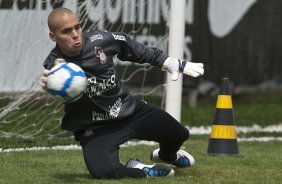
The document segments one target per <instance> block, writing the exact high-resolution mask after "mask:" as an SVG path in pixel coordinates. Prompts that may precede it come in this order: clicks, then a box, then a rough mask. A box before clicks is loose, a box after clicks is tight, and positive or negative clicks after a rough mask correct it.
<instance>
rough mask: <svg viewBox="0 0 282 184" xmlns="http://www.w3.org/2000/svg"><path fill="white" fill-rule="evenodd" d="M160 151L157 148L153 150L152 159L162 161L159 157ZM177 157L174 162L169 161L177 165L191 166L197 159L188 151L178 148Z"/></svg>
mask: <svg viewBox="0 0 282 184" xmlns="http://www.w3.org/2000/svg"><path fill="white" fill-rule="evenodd" d="M159 151H160V149H155V150H154V151H152V152H151V156H150V157H151V160H153V161H162V162H163V160H161V159H160V157H159ZM176 154H177V158H176V160H175V161H173V162H169V164H172V165H175V166H176V167H191V166H193V165H194V164H195V159H194V157H193V156H192V155H190V154H189V153H187V152H186V151H184V150H181V149H180V150H178V151H177V153H176Z"/></svg>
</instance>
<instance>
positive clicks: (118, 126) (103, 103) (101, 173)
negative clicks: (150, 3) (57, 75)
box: [40, 8, 204, 179]
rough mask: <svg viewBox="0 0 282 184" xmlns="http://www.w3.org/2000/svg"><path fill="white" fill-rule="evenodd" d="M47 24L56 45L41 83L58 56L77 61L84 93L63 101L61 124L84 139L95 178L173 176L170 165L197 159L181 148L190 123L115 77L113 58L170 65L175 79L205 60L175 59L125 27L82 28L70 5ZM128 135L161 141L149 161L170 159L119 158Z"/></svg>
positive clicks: (194, 72) (196, 71)
mask: <svg viewBox="0 0 282 184" xmlns="http://www.w3.org/2000/svg"><path fill="white" fill-rule="evenodd" d="M48 26H49V29H50V33H49V37H50V39H51V40H52V41H54V42H55V43H56V46H55V47H54V49H53V50H52V51H51V52H50V54H49V55H48V56H47V58H46V60H45V61H44V64H43V66H44V68H45V71H44V74H43V77H42V79H41V82H40V84H41V86H42V88H43V89H46V85H47V84H46V81H47V74H48V71H49V70H50V69H51V68H52V67H53V66H54V65H56V64H57V63H58V61H64V62H71V63H74V64H77V65H78V66H80V67H81V68H82V69H83V70H84V71H85V73H86V75H87V78H88V84H87V87H86V90H85V93H84V95H83V96H82V97H81V98H80V99H78V100H77V101H75V102H71V103H65V104H64V105H65V108H64V111H65V113H64V116H63V119H62V125H61V127H62V129H64V130H68V131H72V132H73V134H74V136H75V139H76V140H77V141H79V142H80V144H81V146H82V150H83V157H84V160H85V164H86V167H87V169H88V170H89V172H90V173H91V175H92V176H93V177H94V178H115V179H118V178H124V177H132V178H141V177H148V176H173V175H174V170H173V169H172V168H171V167H170V166H169V164H172V165H175V166H177V167H180V168H186V167H189V166H191V165H193V164H194V162H195V161H194V158H193V157H192V156H191V155H190V154H189V153H187V152H186V151H184V150H181V149H180V147H181V146H182V145H183V143H184V142H185V141H186V140H187V139H188V138H189V131H188V130H187V128H185V127H184V126H183V125H181V124H180V123H179V122H178V121H177V120H175V119H174V118H173V117H172V116H170V115H169V114H168V113H166V112H165V111H163V110H161V109H159V108H157V107H155V106H153V105H150V104H148V103H146V102H144V101H141V100H140V99H139V98H137V97H135V96H133V95H131V94H130V92H129V91H128V88H127V87H126V86H125V85H124V84H123V83H122V82H121V81H120V80H119V79H118V77H117V76H116V69H115V65H114V62H113V58H114V56H117V58H118V59H120V60H121V61H131V62H135V63H141V64H142V63H150V64H151V65H152V66H157V67H159V68H160V69H162V70H164V71H166V70H168V72H169V73H171V74H172V75H171V76H172V80H177V78H178V74H179V73H180V72H182V73H184V74H187V75H190V76H192V77H198V76H201V75H203V73H204V69H203V64H202V63H193V62H189V61H185V60H179V59H176V58H171V57H169V56H167V55H166V54H164V53H163V51H161V50H159V49H156V48H149V47H145V46H144V45H142V44H140V43H138V42H136V41H135V40H133V39H131V38H130V37H129V36H128V35H127V34H125V33H122V32H109V31H101V30H94V31H89V32H84V33H83V32H82V30H81V27H80V24H79V20H78V18H77V17H76V15H75V13H74V12H72V11H71V10H69V9H66V8H57V9H55V10H53V11H52V12H51V13H50V14H49V17H48ZM130 139H139V140H148V141H155V142H158V143H159V146H160V148H158V149H155V150H153V151H152V152H151V154H150V157H151V160H153V161H154V162H156V161H162V162H165V163H167V164H152V165H145V164H143V163H141V162H140V161H139V160H137V159H129V161H128V162H127V163H126V164H125V165H123V164H122V163H120V161H119V148H120V145H121V144H123V143H124V142H126V141H128V140H130Z"/></svg>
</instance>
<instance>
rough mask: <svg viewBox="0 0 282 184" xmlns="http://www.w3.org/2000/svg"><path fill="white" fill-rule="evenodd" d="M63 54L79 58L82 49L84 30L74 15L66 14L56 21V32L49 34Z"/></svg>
mask: <svg viewBox="0 0 282 184" xmlns="http://www.w3.org/2000/svg"><path fill="white" fill-rule="evenodd" d="M49 36H50V38H51V40H53V41H55V42H56V43H57V45H58V46H59V48H60V49H61V51H62V52H63V54H65V55H66V56H70V57H73V56H77V55H79V53H80V51H81V49H82V30H81V27H80V24H79V20H78V19H77V17H76V16H75V15H74V14H64V15H63V16H58V17H57V18H56V20H55V27H54V31H53V32H50V33H49Z"/></svg>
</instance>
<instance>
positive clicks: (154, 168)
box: [125, 159, 174, 176]
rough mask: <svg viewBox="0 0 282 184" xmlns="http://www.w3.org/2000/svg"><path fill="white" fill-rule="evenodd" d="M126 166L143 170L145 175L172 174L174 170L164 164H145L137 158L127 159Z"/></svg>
mask: <svg viewBox="0 0 282 184" xmlns="http://www.w3.org/2000/svg"><path fill="white" fill-rule="evenodd" d="M125 167H126V168H137V169H141V170H143V171H144V172H145V173H146V175H147V176H174V170H173V169H172V168H170V167H169V166H167V165H164V164H154V165H145V164H142V163H141V162H140V161H139V160H137V159H129V160H128V162H127V163H126V164H125Z"/></svg>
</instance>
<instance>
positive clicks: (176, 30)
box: [165, 0, 186, 121]
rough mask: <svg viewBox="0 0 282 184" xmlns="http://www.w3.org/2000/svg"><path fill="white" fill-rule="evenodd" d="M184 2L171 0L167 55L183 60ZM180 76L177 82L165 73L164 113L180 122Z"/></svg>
mask: <svg viewBox="0 0 282 184" xmlns="http://www.w3.org/2000/svg"><path fill="white" fill-rule="evenodd" d="M185 7H186V5H185V0H177V1H176V0H171V3H170V20H169V42H168V54H169V56H171V57H176V58H179V59H182V58H183V49H184V37H185ZM182 80H183V76H182V74H180V75H179V78H178V80H177V81H172V80H171V79H170V74H168V73H167V79H166V81H167V82H166V83H167V87H166V105H165V109H166V111H167V112H168V113H169V114H170V115H172V116H173V117H174V118H175V119H176V120H178V121H181V102H182Z"/></svg>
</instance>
